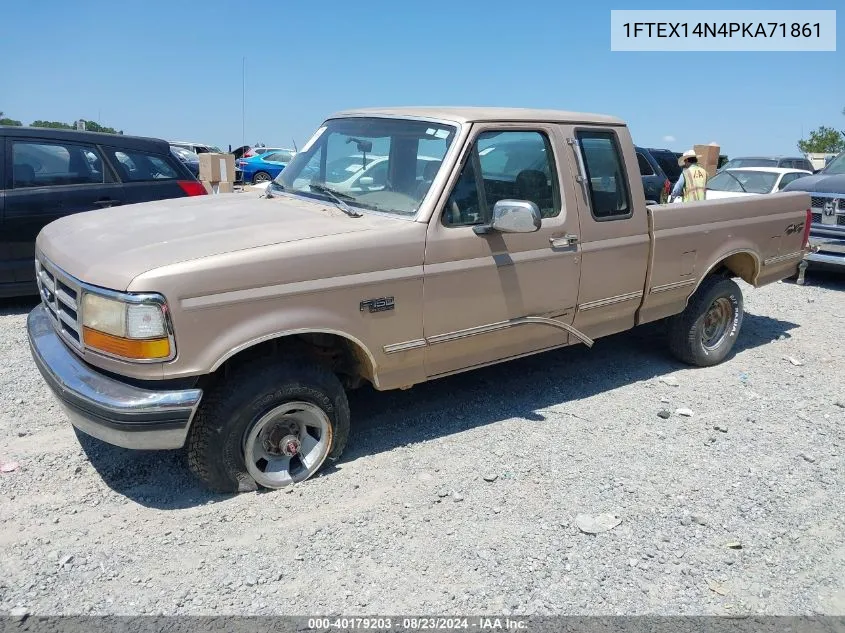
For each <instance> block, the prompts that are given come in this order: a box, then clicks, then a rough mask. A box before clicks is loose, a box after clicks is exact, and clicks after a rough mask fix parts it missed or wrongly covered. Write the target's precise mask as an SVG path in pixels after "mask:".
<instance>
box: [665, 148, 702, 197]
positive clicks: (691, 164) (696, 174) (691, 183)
mask: <svg viewBox="0 0 845 633" xmlns="http://www.w3.org/2000/svg"><path fill="white" fill-rule="evenodd" d="M678 165H680V166H681V167H683V168H684V170H683V171H682V172H681V177H680V178H678V182H676V183H675V186H674V187H673V188H672V197H673V198H677V197H678V196H681V195H683V201H684V202H689V201H691V200H704V187H705V185H706V184H707V171H706V170H705V169H704V168H703V167H701V166H700V165H699V164H698V156H697V155H696V153H695V151H693V150H691V149H689V150H687V151H685V152H684V153H683V154H682V155H681V157H680V158H679V159H678Z"/></svg>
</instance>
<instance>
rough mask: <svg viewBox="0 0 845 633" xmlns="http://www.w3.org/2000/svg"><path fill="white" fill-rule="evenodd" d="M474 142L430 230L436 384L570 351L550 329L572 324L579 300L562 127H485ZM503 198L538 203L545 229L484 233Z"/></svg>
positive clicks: (430, 364)
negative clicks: (525, 357) (523, 358)
mask: <svg viewBox="0 0 845 633" xmlns="http://www.w3.org/2000/svg"><path fill="white" fill-rule="evenodd" d="M470 143H471V145H470V146H469V147H468V148H467V149H465V150H464V155H463V156H462V157H461V159H460V163H459V165H458V167H457V169H456V172H457V173H456V174H455V175H453V177H452V179H451V180H450V182H449V183H448V184H447V191H446V195H445V196H444V202H443V203H442V204H441V206H440V207H439V208H437V209H436V210H435V212H434V215H433V217H432V219H431V221H430V222H429V227H428V235H427V242H426V256H425V280H424V333H425V342H426V372H427V375H428V376H430V377H433V376H439V375H443V374H446V373H450V372H454V371H459V370H461V369H466V368H469V367H474V366H479V365H483V364H485V363H490V362H493V361H496V360H500V359H504V358H509V357H514V356H518V355H521V354H526V353H530V352H533V351H537V350H541V349H546V348H552V347H556V346H561V345H566V344H567V343H568V342H569V334H568V333H567V332H566V331H565V330H563V329H561V328H560V327H558V326H556V325H555V323H554V322H551V321H552V320H556V321H557V322H560V323H565V324H567V325H569V324H571V322H572V318H573V315H574V308H575V303H576V300H577V297H578V280H579V271H580V266H579V263H578V257H579V252H578V251H579V248H578V245H577V243H570V240H569V238H568V237H567V236H569V235H571V236H576V235H577V234H578V214H577V202H576V200H575V198H574V192H573V191H572V187H571V186H564V183H567V182H569V177H568V173H567V168H566V167H565V166H566V164H567V163H566V161H565V160H562V157H561V155H560V154H561V147H562V144H563V139H562V138H561V137H560V135H559V133H558V131H557V129H556V128H555V126H553V125H551V124H549V125H546V124H538V123H531V124H501V123H499V124H485V125H480V126H478V127H476V128H475V129H474V130H473V136H472V138H471V141H470ZM563 174H566V177H563ZM502 199H519V200H531V201H533V202H535V203H536V204H537V206H538V207H539V209H540V211H541V215H542V224H541V227H540V229H539V230H538V231H536V232H533V233H500V232H490V233H480V234H479V233H476V232H475V231H474V230H473V229H474V227H477V226H479V225H483V224H486V223H488V222H489V220H490V218H491V217H492V216H491V214H492V209H493V206H494V204H495V203H496V201H498V200H502ZM573 239H574V238H573ZM532 317H535V318H534V319H532ZM536 317H539V319H538V318H536Z"/></svg>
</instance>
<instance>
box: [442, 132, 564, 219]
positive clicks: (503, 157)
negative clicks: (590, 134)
mask: <svg viewBox="0 0 845 633" xmlns="http://www.w3.org/2000/svg"><path fill="white" fill-rule="evenodd" d="M506 199H511V200H514V199H515V200H530V201H531V202H534V203H535V204H536V205H537V207H538V208H539V209H540V215H541V217H543V218H551V217H555V216H557V215H558V214H559V213H560V211H561V203H560V188H559V185H558V180H557V170H556V168H555V162H554V155H553V152H552V147H551V143H550V141H549V138H548V137H547V136H546V134H545V133H543V132H539V131H533V130H532V131H523V130H512V131H492V130H491V131H487V132H483V133H481V134H480V135H479V136H478V138H477V139H476V141H475V144H474V145H473V148H472V150H471V152H470V154H469V156H468V158H467V160H466V163H465V164H464V167H463V169H462V171H461V175H460V177H459V178H458V182H457V183H456V184H455V187H454V188H453V190H452V192H451V194H450V195H449V198H448V200H447V201H446V208H445V209H444V212H443V216H442V221H443V224H444V225H445V226H450V227H457V226H472V225H474V224H482V223H485V222H489V221H490V218H491V217H492V213H493V207H494V206H495V204H496V202H498V201H499V200H506Z"/></svg>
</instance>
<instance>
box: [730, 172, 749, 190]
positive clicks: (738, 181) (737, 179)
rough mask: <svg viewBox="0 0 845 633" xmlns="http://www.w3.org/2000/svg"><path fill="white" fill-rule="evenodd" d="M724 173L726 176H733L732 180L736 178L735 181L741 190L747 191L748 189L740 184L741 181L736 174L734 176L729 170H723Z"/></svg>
mask: <svg viewBox="0 0 845 633" xmlns="http://www.w3.org/2000/svg"><path fill="white" fill-rule="evenodd" d="M725 173H726V174H727V175H728V176H730V177H731V178H733V179H734V180H736V181H737V183H738V184H739V186H740V187H742V190H743V191H744V192H745V193H748V189H746V188H745V187H744V186H743V185H742V182H740V180H739V178H737V177H736V176H734V175H733V174H732V173H731V172H729V171H727V170H725Z"/></svg>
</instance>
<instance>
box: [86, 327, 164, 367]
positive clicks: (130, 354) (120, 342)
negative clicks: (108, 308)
mask: <svg viewBox="0 0 845 633" xmlns="http://www.w3.org/2000/svg"><path fill="white" fill-rule="evenodd" d="M82 336H83V340H84V341H85V345H86V346H88V347H91V348H93V349H96V350H100V351H102V352H108V353H109V354H115V355H117V356H122V357H124V358H130V359H137V360H155V359H156V358H167V357H168V356H169V355H170V341H169V340H168V339H167V338H154V339H143V340H133V339H127V338H122V337H120V336H112V335H111V334H105V333H103V332H99V331H98V330H93V329H91V328H89V327H86V328H82Z"/></svg>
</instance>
